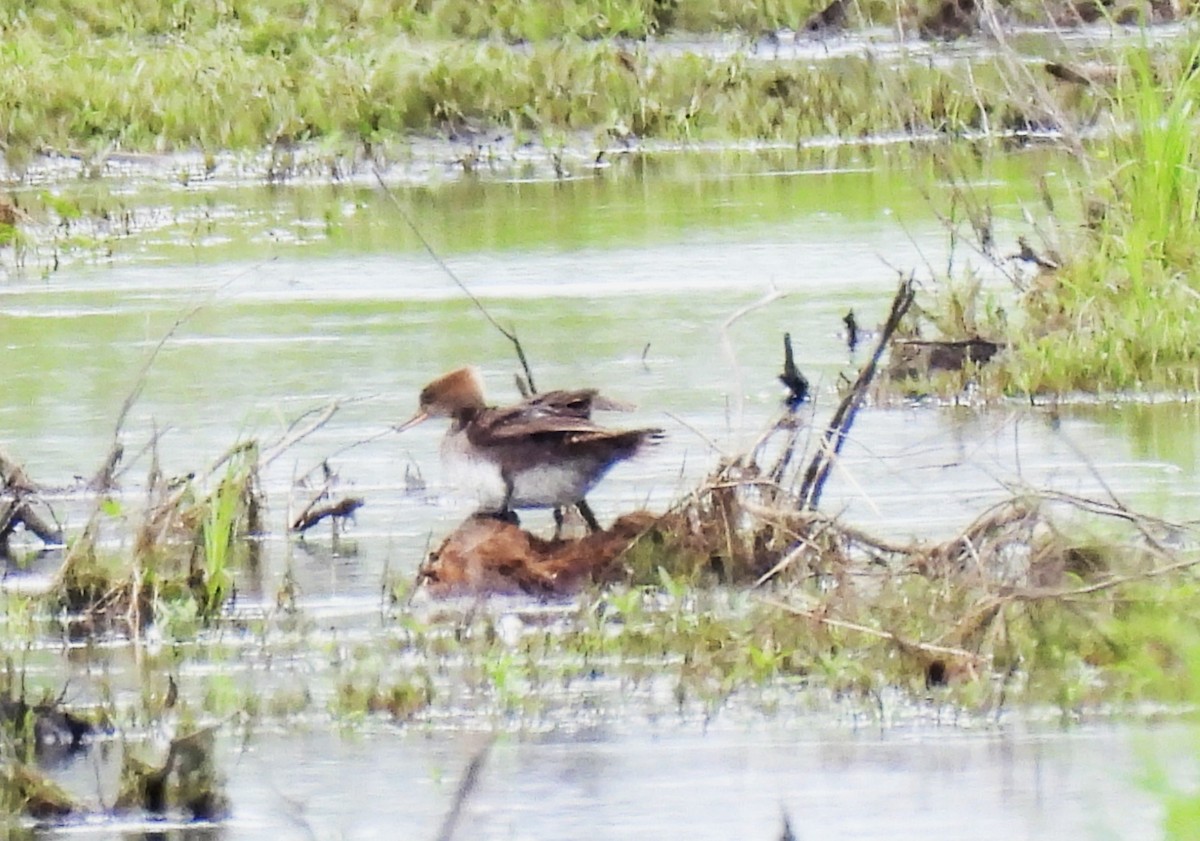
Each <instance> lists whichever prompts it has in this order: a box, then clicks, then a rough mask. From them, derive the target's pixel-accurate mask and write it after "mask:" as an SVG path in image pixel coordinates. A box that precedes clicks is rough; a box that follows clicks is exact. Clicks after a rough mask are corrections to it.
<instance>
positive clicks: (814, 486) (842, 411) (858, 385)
mask: <svg viewBox="0 0 1200 841" xmlns="http://www.w3.org/2000/svg"><path fill="white" fill-rule="evenodd" d="M915 296H916V292H915V291H914V284H913V279H912V277H909V278H908V279H907V280H904V281H901V283H900V288H899V289H897V290H896V297H895V298H893V299H892V311H891V313H889V314H888V319H887V323H885V324H884V325H883V329H882V330H880V331H879V339H878V341H877V342H876V343H875V350H874V351H873V352H872V353H871V358H870V360H868V362H867V364H866V365H864V366H863V368H862V370H861V371H859V372H858V378H857V379H856V380H855V381H854V385H853V386H851V388H850V393H849V394H847V395H846V396H845V397H844V398H843V399H842V402H841V403H840V404H839V405H838V408H837V411H836V412H834V413H833V417H832V418H831V419H830V421H829V425H828V426H827V427H826V428H825V434H824V435H823V436H822V438H821V444H820V446H819V447H818V448H817V452H816V454H815V455H813V458H812V461H811V462H809V465H808V469H807V470H805V471H804V480H803V481H802V482H801V484H800V507H801V509H805V510H810V511H811V510H814V509H816V507H817V505H818V504H819V503H820V501H821V492H822V490H824V488H825V482H826V480H827V479H828V478H829V471H830V470H831V469H832V468H833V463H834V460H835V459H836V458H837V456H838V453H840V452H841V450H842V446H843V445H844V444H845V443H846V437H847V435H848V434H849V432H850V427H851V426H853V424H854V418H855V416H856V415H857V414H858V410H859V408H860V407H861V406H862V403H863V401H864V400H865V399H866V396H867V388H868V387H869V386H870V385H871V381H872V380H873V379H875V370H876V368H878V366H879V360H880V358H881V357H882V356H883V352H884V350H886V349H887V346H888V342H889V341H891V338H892V334H893V333H895V332H896V328H897V327H899V326H900V319H902V318H903V317H904V314H905V313H906V312H908V308H909V307H910V306H912V303H913V299H914V298H915Z"/></svg>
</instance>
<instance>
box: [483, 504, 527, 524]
mask: <svg viewBox="0 0 1200 841" xmlns="http://www.w3.org/2000/svg"><path fill="white" fill-rule="evenodd" d="M487 516H489V517H491V518H493V519H496V520H499V521H500V522H502V523H509V524H511V525H514V526H520V525H521V518H520V517H518V516H517V512H516V511H513V510H512V509H511V508H505V509H504V510H503V511H489V512H487Z"/></svg>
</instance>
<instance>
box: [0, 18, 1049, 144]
mask: <svg viewBox="0 0 1200 841" xmlns="http://www.w3.org/2000/svg"><path fill="white" fill-rule="evenodd" d="M433 7H436V8H427V9H418V8H416V7H412V8H410V7H409V6H408V5H406V4H367V5H366V7H364V8H363V9H361V10H358V11H356V9H357V6H356V5H354V4H336V3H334V4H319V3H299V2H282V1H281V0H280V1H279V2H276V3H267V4H261V5H259V4H249V3H228V4H224V3H223V4H199V3H197V4H191V3H186V2H181V3H177V4H173V5H171V6H169V7H164V8H159V7H158V6H153V7H152V6H151V5H149V4H139V3H132V2H127V3H119V4H116V5H113V6H103V5H102V6H101V7H99V8H98V9H95V10H89V9H87V8H85V7H84V6H83V5H82V4H79V6H78V7H76V6H75V5H74V4H59V5H51V6H49V7H45V8H44V7H41V6H38V7H36V8H30V9H27V10H25V11H24V12H21V13H17V14H15V15H10V16H9V18H8V20H7V23H6V25H4V26H3V27H0V31H2V32H3V35H4V37H3V38H0V102H6V103H10V106H11V107H8V108H5V109H4V110H3V111H0V143H3V145H4V149H5V154H6V157H7V158H8V159H9V161H10V163H17V164H18V165H19V164H20V163H21V162H23V161H25V160H28V159H29V157H30V156H31V155H33V154H35V153H37V152H39V151H44V150H60V151H65V150H72V151H75V152H79V153H82V154H83V155H85V156H99V155H102V154H104V153H107V152H109V151H112V150H123V151H143V152H156V151H171V150H190V149H199V150H203V151H205V152H207V153H215V152H219V151H224V150H237V151H247V150H248V151H254V152H257V151H260V150H262V149H264V148H266V147H271V146H272V145H275V144H281V145H283V146H288V145H289V144H292V143H294V142H303V143H323V144H329V145H333V146H341V147H343V148H359V147H363V146H365V147H366V148H368V149H369V150H371V151H372V152H378V151H379V150H380V149H387V148H389V147H391V148H395V147H396V146H397V144H402V143H403V141H404V139H405V138H407V137H409V136H410V135H411V134H413V133H458V134H461V133H462V132H463V131H464V130H465V129H471V130H479V131H502V132H509V133H512V134H514V135H516V136H517V137H518V138H525V139H532V140H537V141H543V142H552V141H553V140H554V139H555V138H559V137H561V136H562V135H563V134H564V133H565V134H566V135H570V136H572V137H574V135H576V134H580V133H582V134H583V135H589V134H590V135H593V136H594V137H595V138H596V140H595V144H596V146H597V147H599V148H604V147H606V146H608V145H609V144H610V143H611V142H612V139H613V136H617V137H627V136H629V135H634V136H636V137H639V138H647V137H649V138H666V139H671V140H681V139H682V140H699V139H726V140H728V139H741V140H744V139H771V140H783V141H787V142H799V141H801V140H803V139H806V138H810V137H813V136H826V135H835V136H838V137H844V138H855V137H864V136H869V135H876V134H880V133H887V132H904V131H917V132H920V131H930V130H932V131H946V132H951V133H953V132H959V131H963V130H968V129H979V128H981V127H984V126H990V127H993V128H1004V127H1006V126H1020V125H1023V124H1025V122H1026V121H1027V119H1028V118H1029V117H1030V115H1029V114H1027V113H1026V110H1027V109H1026V106H1025V104H1024V100H1023V99H1022V97H1021V96H1020V91H1016V92H1012V91H1010V90H1009V87H1008V86H1007V85H1006V84H1004V83H1002V80H1001V78H1000V77H999V76H998V74H997V72H996V69H995V67H994V66H993V64H992V62H991V61H990V60H986V59H985V60H979V59H975V63H976V66H975V67H974V68H973V69H971V70H970V71H969V72H968V70H967V62H966V61H965V60H964V61H955V62H952V63H947V64H940V63H939V64H937V65H934V66H931V65H930V64H929V63H927V62H922V61H916V62H907V61H901V62H899V63H897V64H896V65H895V66H891V65H889V64H887V63H883V62H880V61H878V60H877V59H876V58H874V57H872V56H867V57H849V58H836V59H825V60H821V61H819V62H811V61H809V60H800V61H792V60H784V61H764V60H761V59H759V58H756V57H755V56H754V55H753V54H752V53H750V52H749V51H748V50H743V51H741V52H739V53H738V54H736V55H734V56H733V57H731V58H729V57H705V56H703V55H697V54H677V53H670V52H664V51H659V50H652V49H651V48H650V47H649V46H648V45H646V44H644V43H640V42H636V41H620V40H615V38H614V36H618V35H624V34H632V35H636V36H641V35H645V34H648V33H649V32H653V31H656V30H657V28H658V27H660V26H661V22H656V21H659V18H657V17H655V15H656V14H658V12H656V11H655V10H656V9H658V10H659V11H661V9H659V7H658V6H657V5H656V4H654V3H645V4H643V3H629V4H622V3H620V2H618V0H613V2H610V3H598V4H578V5H568V6H566V7H563V8H562V9H559V7H557V6H555V7H553V8H554V9H556V10H557V11H554V12H553V13H552V12H550V11H548V9H549V8H551V7H549V6H547V7H540V6H529V7H527V6H526V5H525V4H513V5H512V6H511V7H507V6H504V5H503V4H501V5H500V6H496V7H493V6H492V5H491V4H484V5H480V4H473V3H471V4H467V3H463V4H462V5H461V6H460V5H457V4H451V3H445V4H437V3H435V4H433ZM443 7H445V8H443ZM672 8H673V9H674V12H673V14H676V15H677V16H678V17H680V18H681V19H683V20H685V21H686V22H687V23H688V25H689V26H691V27H698V28H703V27H704V26H705V25H710V26H712V27H714V28H728V27H737V28H746V29H750V30H755V29H756V27H758V26H760V25H764V24H765V25H767V26H768V28H769V27H770V26H774V25H776V23H778V22H784V21H785V19H786V20H792V22H793V23H795V22H796V21H795V18H796V16H797V15H798V14H800V9H799V7H798V6H796V5H793V4H789V3H764V4H744V5H742V6H739V5H727V4H712V5H711V8H710V9H709V11H710V13H711V15H710V16H709V17H705V16H704V14H701V13H700V12H698V11H697V9H696V8H694V7H693V6H692V5H690V4H684V5H683V7H681V8H675V7H672ZM706 8H707V7H706ZM217 9H224V11H223V12H218V11H216V10H217ZM406 9H407V10H408V11H409V12H411V16H409V15H407V13H406V11H405V10H406ZM484 9H488V10H490V11H486V12H485V11H484ZM506 9H507V10H508V12H511V13H512V15H513V16H515V17H514V18H513V20H512V21H510V22H503V18H504V13H505V10H506ZM479 15H491V17H489V18H488V20H487V21H486V22H484V23H480V24H478V25H476V24H473V23H471V20H473V19H474V17H477V16H479ZM547 15H549V17H551V18H555V19H554V20H549V21H547V20H542V18H545V17H546V16H547ZM560 16H561V17H562V18H563V20H558V19H557V17H560ZM532 17H537V18H538V19H539V22H537V23H536V24H535V23H534V22H532V21H531V20H527V18H532ZM567 18H570V20H567ZM577 18H578V20H577ZM581 20H582V21H590V22H591V23H592V24H595V25H589V24H587V23H580V21H581ZM418 21H425V22H426V23H428V22H431V21H438V22H441V24H442V25H447V26H449V27H450V31H445V32H443V31H440V30H437V29H436V27H434V28H431V26H432V24H430V25H425V24H421V23H419V22H418ZM455 21H457V22H458V23H454V22H455ZM599 22H603V26H601V25H600V23H599ZM497 29H498V30H500V31H494V30H497ZM532 30H536V31H537V32H544V33H545V37H540V36H539V37H535V36H534V35H533V34H531V31H532ZM497 36H503V37H497ZM551 36H553V37H551ZM601 37H603V38H604V39H605V40H592V39H595V38H601ZM506 38H507V40H505V39H506ZM515 39H529V42H528V43H521V44H512V43H509V42H510V41H512V40H515Z"/></svg>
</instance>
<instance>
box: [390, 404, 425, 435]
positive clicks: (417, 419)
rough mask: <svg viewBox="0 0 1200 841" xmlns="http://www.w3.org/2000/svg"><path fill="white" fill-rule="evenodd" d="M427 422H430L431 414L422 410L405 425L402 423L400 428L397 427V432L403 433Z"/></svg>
mask: <svg viewBox="0 0 1200 841" xmlns="http://www.w3.org/2000/svg"><path fill="white" fill-rule="evenodd" d="M427 420H429V412H426V411H425V410H424V409H422V410H420V411H418V412H417V413H416V414H415V415H413V416H412V417H411V418H409V419H408V420H406V421H405V422H404V423H402V424H400V425H399V426H398V427H396V431H397V432H403V431H404V430H406V429H412V428H413V427H414V426H416V425H417V424H419V423H422V422H424V421H427Z"/></svg>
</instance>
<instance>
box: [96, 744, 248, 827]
mask: <svg viewBox="0 0 1200 841" xmlns="http://www.w3.org/2000/svg"><path fill="white" fill-rule="evenodd" d="M215 734H216V728H214V727H207V728H204V729H202V730H197V731H196V732H194V733H189V734H188V735H186V736H180V737H178V738H175V739H172V740H171V746H170V749H169V750H168V751H167V757H166V759H165V760H164V761H163V763H162V765H158V766H156V765H151V764H148V763H146V762H143V761H141V760H140V759H137V758H135V757H133V756H132V755H130V754H128V753H127V754H126V755H125V763H124V767H123V768H122V773H121V791H120V793H119V794H118V795H117V802H116V806H115V808H116V810H117V811H127V810H143V811H146V812H150V813H152V814H157V815H161V814H165V813H166V812H168V811H170V810H172V809H180V810H182V811H183V812H185V813H186V814H187V815H188V816H189V817H190V818H192V819H193V820H201V821H211V820H219V819H220V818H223V817H225V816H226V815H228V813H229V799H228V797H227V796H226V795H225V792H224V786H225V779H224V777H223V775H222V774H221V773H220V772H219V771H218V770H217V768H216V765H215V762H214V759H213V751H214V746H215V741H216V736H215Z"/></svg>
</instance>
